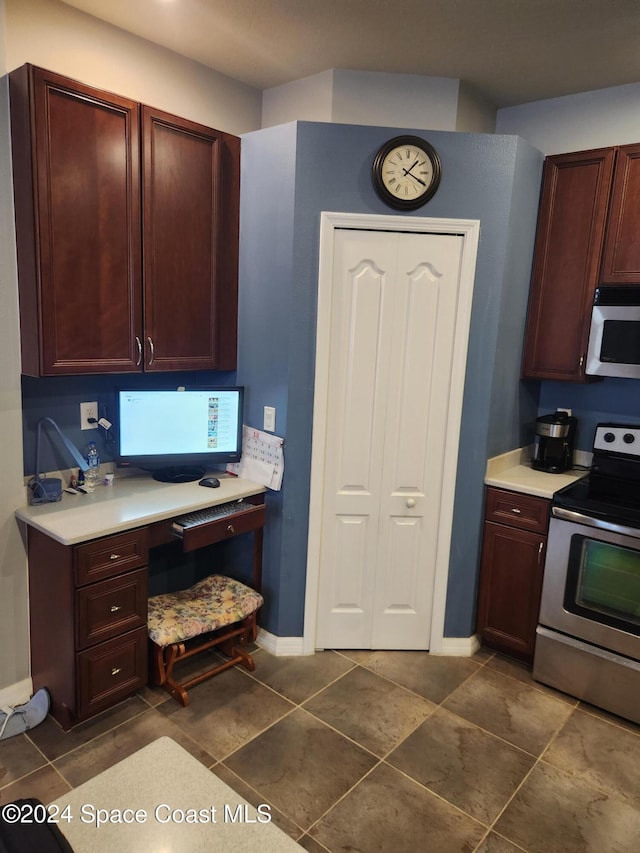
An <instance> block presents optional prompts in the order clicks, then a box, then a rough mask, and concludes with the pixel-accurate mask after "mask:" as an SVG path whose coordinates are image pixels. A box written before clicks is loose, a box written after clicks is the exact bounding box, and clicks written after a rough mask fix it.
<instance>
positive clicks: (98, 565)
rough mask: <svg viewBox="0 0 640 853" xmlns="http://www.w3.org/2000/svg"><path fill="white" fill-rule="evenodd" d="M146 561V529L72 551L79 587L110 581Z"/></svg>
mask: <svg viewBox="0 0 640 853" xmlns="http://www.w3.org/2000/svg"><path fill="white" fill-rule="evenodd" d="M148 558H149V534H148V531H147V528H146V527H140V528H138V529H137V530H129V531H128V532H127V533H119V534H117V535H115V536H105V537H104V538H103V539H94V540H93V541H91V542H87V543H86V544H85V545H77V546H76V547H75V549H74V560H75V570H76V583H77V585H78V586H82V585H83V584H86V583H93V581H99V580H105V579H106V578H112V577H114V576H115V575H120V574H122V572H126V571H128V570H129V569H137V568H138V567H139V566H146V565H147V562H148Z"/></svg>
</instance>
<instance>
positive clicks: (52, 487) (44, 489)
mask: <svg viewBox="0 0 640 853" xmlns="http://www.w3.org/2000/svg"><path fill="white" fill-rule="evenodd" d="M44 423H48V424H51V426H52V427H53V428H54V429H55V431H56V432H57V433H58V435H59V436H60V438H61V439H62V443H63V444H64V446H65V447H66V448H67V450H68V451H69V453H70V454H71V456H72V457H73V459H74V461H75V463H76V465H77V466H78V467H79V468H82V470H83V471H88V470H89V463H88V462H87V460H86V459H85V458H84V457H83V456H82V454H81V453H80V451H79V450H78V448H77V447H76V446H75V444H73V442H71V441H69V439H68V438H67V437H66V436H65V435H63V433H62V431H61V430H60V427H59V426H58V424H57V423H56V422H55V421H54V420H52V419H51V418H41V420H39V421H38V435H37V438H36V473H35V474H34V475H33V477H32V478H31V479H30V480H29V484H28V488H29V492H30V495H29V498H30V499H29V503H30V504H31V506H35V505H37V504H47V503H53V502H54V501H59V500H60V499H61V497H62V480H60V479H59V478H58V477H42V476H41V475H40V434H41V432H42V425H43V424H44Z"/></svg>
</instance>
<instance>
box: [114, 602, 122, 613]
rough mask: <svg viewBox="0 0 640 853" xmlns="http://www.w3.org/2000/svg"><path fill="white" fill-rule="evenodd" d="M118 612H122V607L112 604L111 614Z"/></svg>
mask: <svg viewBox="0 0 640 853" xmlns="http://www.w3.org/2000/svg"><path fill="white" fill-rule="evenodd" d="M118 610H122V607H121V606H120V605H119V604H112V605H111V612H112V613H117V612H118Z"/></svg>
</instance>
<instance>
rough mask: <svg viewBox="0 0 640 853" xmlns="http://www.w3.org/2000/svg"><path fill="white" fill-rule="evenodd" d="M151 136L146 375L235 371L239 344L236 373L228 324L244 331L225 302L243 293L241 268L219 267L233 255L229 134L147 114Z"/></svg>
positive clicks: (146, 146) (147, 152) (146, 131)
mask: <svg viewBox="0 0 640 853" xmlns="http://www.w3.org/2000/svg"><path fill="white" fill-rule="evenodd" d="M143 135H144V142H143V151H144V153H143V162H144V166H143V169H144V172H143V182H144V202H143V241H144V254H143V264H144V299H145V339H146V340H145V349H146V352H145V370H198V369H200V370H204V369H219V368H220V367H225V368H228V367H229V366H235V344H234V346H233V349H234V359H233V364H232V365H228V364H221V359H220V357H219V356H220V350H221V346H222V341H221V340H220V330H221V326H222V324H225V325H229V326H231V327H232V329H233V330H234V332H235V328H236V325H237V317H236V315H235V312H233V311H232V312H231V313H230V314H227V315H226V316H221V314H222V312H221V311H220V305H219V299H218V294H219V293H220V292H221V291H223V290H224V289H225V288H227V287H231V288H232V289H233V290H234V292H235V288H236V287H237V268H236V269H235V270H233V269H232V270H231V271H230V275H229V274H228V273H227V272H226V268H222V267H221V265H220V263H219V261H218V256H219V255H223V254H224V253H225V252H227V251H228V249H229V246H228V244H227V242H226V240H223V239H222V238H221V237H222V229H221V219H222V218H223V217H226V216H228V215H229V211H228V210H227V208H226V206H225V186H226V185H225V182H224V181H225V177H224V175H223V170H224V163H225V160H224V151H223V148H224V139H223V137H224V134H221V133H218V132H217V131H214V130H211V129H210V128H207V127H204V126H202V125H198V124H195V123H193V122H189V121H187V120H185V119H179V118H177V117H175V116H172V115H169V114H167V113H162V112H159V111H158V110H152V109H150V108H148V107H144V108H143ZM231 215H232V216H233V211H231ZM225 276H226V280H225ZM233 304H234V305H235V300H234V302H233Z"/></svg>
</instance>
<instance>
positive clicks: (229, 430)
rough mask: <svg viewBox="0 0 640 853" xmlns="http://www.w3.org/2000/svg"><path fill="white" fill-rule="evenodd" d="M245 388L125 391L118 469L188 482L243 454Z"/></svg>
mask: <svg viewBox="0 0 640 853" xmlns="http://www.w3.org/2000/svg"><path fill="white" fill-rule="evenodd" d="M243 398H244V388H242V387H240V386H231V387H218V388H214V387H208V388H189V389H184V390H178V389H172V390H166V389H163V390H142V391H141V390H120V391H118V393H117V409H118V421H117V427H118V465H119V466H121V467H129V466H133V467H136V468H142V469H144V470H149V471H152V472H153V476H154V477H155V478H156V479H157V480H162V481H165V482H188V481H190V480H197V479H199V478H200V477H202V475H203V474H204V472H205V470H207V469H210V468H212V467H214V466H216V465H222V464H226V463H227V462H237V461H238V460H239V459H240V456H241V454H242V409H243Z"/></svg>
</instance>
